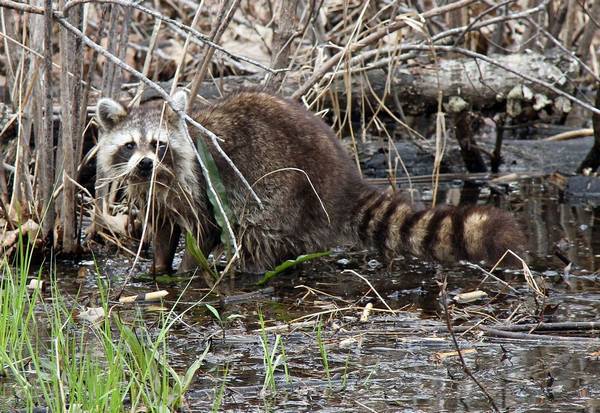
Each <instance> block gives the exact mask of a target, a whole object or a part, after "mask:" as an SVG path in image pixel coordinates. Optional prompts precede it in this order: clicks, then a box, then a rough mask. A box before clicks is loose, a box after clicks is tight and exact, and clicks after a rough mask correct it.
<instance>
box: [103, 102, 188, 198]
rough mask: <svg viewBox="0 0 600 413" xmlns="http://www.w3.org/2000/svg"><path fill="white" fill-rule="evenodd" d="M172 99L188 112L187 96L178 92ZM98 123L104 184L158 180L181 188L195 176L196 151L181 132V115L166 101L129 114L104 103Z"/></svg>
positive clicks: (141, 106)
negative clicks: (119, 180)
mask: <svg viewBox="0 0 600 413" xmlns="http://www.w3.org/2000/svg"><path fill="white" fill-rule="evenodd" d="M172 98H173V100H174V101H175V103H176V104H177V105H178V106H179V107H180V108H182V109H183V108H185V106H186V104H187V95H186V94H185V92H184V91H177V92H175V93H174V94H173V96H172ZM96 118H97V120H98V122H99V124H100V139H99V142H98V154H97V164H98V168H99V170H100V171H101V172H102V176H103V178H104V179H107V180H114V179H117V178H125V179H126V181H127V182H128V184H129V185H130V186H131V185H139V186H144V184H145V183H147V182H150V181H151V180H154V182H156V183H157V184H158V185H159V187H160V186H163V187H165V188H168V187H169V186H171V185H173V184H176V183H177V181H180V182H179V183H180V184H181V183H182V182H181V181H182V179H181V175H185V174H188V175H189V174H190V173H191V172H192V171H193V170H194V159H195V157H194V156H195V155H194V148H193V147H192V145H191V144H190V143H189V141H188V140H187V138H186V136H185V134H184V132H183V131H182V130H181V129H180V126H179V121H178V117H177V115H176V114H175V113H174V112H173V111H172V109H171V108H170V107H169V106H168V105H165V104H164V103H163V102H162V101H157V100H156V101H150V102H147V103H144V104H142V105H140V106H139V107H137V108H132V109H127V108H126V107H124V106H123V105H121V104H120V103H118V102H116V101H114V100H112V99H109V98H102V99H100V100H99V101H98V105H97V107H96ZM183 180H185V178H184V179H183Z"/></svg>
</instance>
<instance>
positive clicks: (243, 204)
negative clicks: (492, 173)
mask: <svg viewBox="0 0 600 413" xmlns="http://www.w3.org/2000/svg"><path fill="white" fill-rule="evenodd" d="M174 98H176V99H177V100H179V101H181V103H182V104H184V103H185V95H184V94H183V93H182V92H179V93H178V94H176V95H174ZM113 104H114V105H118V104H117V103H116V102H113V101H110V100H106V99H103V101H101V104H100V105H99V107H98V117H99V119H100V123H101V125H102V127H103V130H104V132H103V136H102V138H101V139H100V144H99V153H98V167H99V169H100V170H101V171H102V173H103V174H104V175H105V176H107V177H109V178H110V177H115V176H117V175H119V174H123V168H118V167H116V166H115V165H116V164H118V163H119V155H118V153H119V151H120V150H122V149H121V148H122V144H123V143H124V142H125V140H126V139H123V136H124V135H127V134H132V131H137V132H133V133H137V134H138V135H139V137H140V139H141V140H140V143H139V146H138V147H137V148H136V150H138V149H139V150H143V148H144V146H145V145H148V143H147V139H145V137H147V136H148V133H149V132H150V131H151V130H153V129H158V125H159V124H161V119H162V125H163V127H166V128H167V129H166V130H165V136H167V137H168V144H167V147H166V148H162V149H165V150H164V151H163V152H164V153H163V154H162V155H161V156H159V158H158V159H161V161H159V162H157V165H158V167H157V168H156V170H157V181H158V182H159V183H158V184H157V185H155V194H154V195H155V197H154V198H155V201H154V202H155V204H154V208H152V210H153V214H152V216H153V217H154V218H153V219H152V220H151V222H152V223H153V224H152V228H153V232H154V234H155V244H154V248H155V264H156V268H157V269H158V270H166V269H169V268H170V266H171V263H172V259H173V253H174V251H175V247H176V245H177V241H178V239H179V234H180V232H181V230H182V229H183V230H190V231H192V232H193V233H194V234H195V235H196V236H197V237H198V239H199V240H200V241H199V244H200V247H201V248H202V250H203V251H204V253H205V254H208V253H209V252H210V251H212V250H213V249H215V248H216V247H217V246H218V242H219V233H220V232H219V231H220V230H219V228H218V227H217V225H215V223H214V220H213V215H212V211H211V207H210V204H209V203H208V201H207V198H206V195H205V193H206V191H205V181H204V179H203V177H202V174H201V172H200V168H199V165H198V164H197V162H196V160H195V159H194V152H193V148H192V147H191V146H190V145H188V144H187V143H186V142H185V140H184V138H183V134H182V133H181V131H179V130H178V128H177V126H176V125H177V122H176V120H175V117H174V115H173V113H171V112H170V110H168V109H167V110H166V112H165V113H164V115H163V116H162V117H161V113H162V108H163V104H162V102H157V101H154V102H149V103H146V104H144V105H142V106H141V107H140V108H137V109H133V110H131V111H129V112H126V111H125V110H124V109H123V107H121V106H120V105H119V106H114V105H113ZM119 108H121V109H123V111H122V112H121V111H120V110H119ZM194 118H195V119H196V120H197V121H198V122H200V123H201V124H202V125H203V126H204V127H206V128H208V129H209V130H211V131H212V132H214V133H215V134H216V135H217V136H219V137H220V138H222V139H223V140H224V142H222V143H221V146H222V148H223V149H224V151H225V152H226V153H227V154H228V155H229V157H230V158H231V159H232V160H233V162H234V163H235V165H236V166H237V167H238V168H239V170H240V171H241V172H242V173H243V174H244V176H245V177H246V179H247V180H248V181H249V182H250V183H251V184H253V188H254V190H255V191H256V193H257V194H258V196H259V197H260V199H261V200H262V202H263V205H264V209H262V210H261V209H260V208H258V206H257V205H256V203H255V202H254V201H253V200H252V198H251V197H250V196H249V194H248V191H247V189H246V188H245V187H244V186H243V185H242V182H241V181H240V179H239V178H238V177H237V176H236V175H235V173H234V172H233V171H232V169H231V168H230V166H229V165H227V163H226V162H225V160H224V159H222V157H221V156H219V154H217V153H216V151H213V153H212V154H213V157H214V159H215V161H216V163H217V166H218V168H219V170H220V174H221V178H222V180H223V182H224V184H225V186H226V190H227V194H228V200H229V203H230V206H231V208H232V211H233V213H234V215H235V217H236V219H237V224H236V228H235V230H236V231H237V234H238V236H239V240H240V244H241V248H242V250H241V265H242V268H243V269H244V270H247V271H263V270H265V269H270V268H272V267H273V266H275V265H277V264H279V263H280V262H281V261H283V260H285V259H290V258H294V257H296V256H298V255H301V254H304V253H308V252H314V251H321V250H324V249H327V248H330V247H332V246H335V245H340V244H347V243H351V244H355V245H365V246H370V247H375V248H376V249H377V250H379V252H380V253H381V254H382V256H383V257H384V258H386V259H387V260H390V259H391V258H393V257H395V256H397V255H399V254H404V253H408V254H412V255H417V256H423V257H425V258H428V259H432V260H438V261H450V262H452V261H457V260H461V259H466V260H470V261H479V260H486V261H489V262H493V261H495V260H496V259H498V258H499V257H500V256H501V255H502V254H503V253H504V252H505V251H506V250H507V249H508V248H510V249H513V250H519V249H520V248H521V246H522V242H523V235H522V233H521V231H520V230H519V227H518V225H517V224H516V222H515V220H514V219H513V218H512V217H511V216H510V214H508V213H506V212H504V211H501V210H499V209H496V208H492V207H486V206H471V207H459V208H453V207H446V206H443V207H437V208H434V209H430V210H425V211H414V210H413V209H412V208H411V206H410V205H409V204H407V203H406V202H405V201H404V200H403V199H402V198H400V197H399V196H397V195H395V194H394V193H391V192H388V191H382V190H379V189H376V188H373V187H371V186H369V185H368V184H367V183H366V182H365V181H363V180H362V178H361V177H360V175H359V174H358V172H357V170H356V165H355V164H354V163H353V162H352V160H351V158H350V157H349V155H348V154H347V153H346V152H345V150H344V149H343V148H342V147H341V145H340V144H339V142H338V140H337V139H336V138H335V136H334V134H333V132H332V131H331V129H330V128H329V127H328V126H327V125H326V124H325V123H324V122H323V121H321V120H320V119H319V118H317V117H315V116H314V115H313V114H311V113H310V112H308V111H307V110H306V109H304V108H303V107H302V106H301V105H299V104H297V103H295V102H291V101H288V100H286V99H283V98H280V97H277V96H273V95H270V94H267V93H262V92H250V91H248V92H240V93H237V94H234V95H231V96H229V97H226V98H224V99H222V100H220V101H218V102H216V103H214V104H211V105H210V106H206V107H204V108H202V109H201V110H199V111H197V113H194ZM189 130H190V133H191V134H192V137H193V138H194V139H197V138H198V137H199V136H198V132H197V131H196V130H195V129H194V128H190V129H189ZM111 142H113V143H115V144H114V145H111ZM116 143H118V144H116ZM208 146H209V147H210V148H212V146H211V145H210V144H209V145H208ZM211 150H212V149H211ZM121 153H122V152H121ZM125 155H126V154H125ZM122 158H123V157H121V159H122ZM290 168H294V169H293V170H292V169H290ZM135 169H136V168H135V165H133V166H132V165H129V171H128V172H126V176H127V177H128V179H129V185H128V186H127V191H128V194H129V197H130V198H131V199H132V201H133V202H134V203H136V204H137V205H138V206H140V207H143V206H145V205H147V203H148V201H147V199H148V179H147V178H146V179H143V177H142V178H140V177H136V172H135ZM277 170H279V172H274V171H277ZM298 170H302V171H304V173H305V174H306V175H305V174H304V173H302V172H299V171H298ZM307 177H308V178H309V179H310V182H309V180H308V179H307ZM311 183H312V185H313V186H314V188H315V190H316V194H315V191H314V190H313V188H312V186H311ZM317 194H318V196H317ZM325 211H326V212H325ZM192 267H193V262H192V260H191V259H190V257H189V256H188V254H187V253H186V254H185V256H184V260H183V263H182V266H181V267H180V270H189V269H190V268H192Z"/></svg>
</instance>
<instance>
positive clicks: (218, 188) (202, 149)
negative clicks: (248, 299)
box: [196, 137, 233, 252]
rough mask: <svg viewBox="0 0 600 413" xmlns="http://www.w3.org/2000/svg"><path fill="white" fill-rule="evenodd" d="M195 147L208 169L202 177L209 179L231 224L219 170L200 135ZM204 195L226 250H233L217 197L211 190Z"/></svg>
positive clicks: (231, 220)
mask: <svg viewBox="0 0 600 413" xmlns="http://www.w3.org/2000/svg"><path fill="white" fill-rule="evenodd" d="M196 148H197V149H198V154H199V155H200V159H202V162H204V165H206V169H207V170H208V176H205V177H204V179H205V180H207V179H210V182H211V183H212V186H213V188H214V189H215V192H216V193H217V196H218V198H219V200H220V201H221V205H222V206H223V211H224V212H225V215H226V216H227V219H228V220H229V223H230V224H231V225H233V214H232V213H231V209H230V208H229V202H228V200H227V193H226V192H225V186H224V185H223V181H222V180H221V175H220V174H219V170H218V168H217V164H216V163H215V160H214V159H213V157H212V154H211V153H210V152H209V151H208V147H207V146H206V143H205V142H204V139H202V137H198V139H196ZM206 195H207V196H208V200H209V201H210V203H211V205H212V207H213V211H214V214H215V220H216V221H217V224H218V225H219V227H220V228H221V242H222V243H223V245H224V246H225V247H226V249H227V251H228V252H231V251H233V248H232V245H233V240H231V239H230V235H229V232H228V231H227V228H226V226H225V217H224V216H223V212H221V210H220V209H219V207H218V202H217V199H216V198H215V194H213V193H212V192H211V191H209V190H208V188H207V190H206Z"/></svg>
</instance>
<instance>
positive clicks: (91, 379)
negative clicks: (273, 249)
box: [0, 244, 208, 413]
mask: <svg viewBox="0 0 600 413" xmlns="http://www.w3.org/2000/svg"><path fill="white" fill-rule="evenodd" d="M21 245H23V244H21ZM30 262H31V253H30V250H29V249H28V248H27V247H21V249H20V251H19V252H18V254H17V255H16V257H15V259H14V261H13V262H12V263H9V262H8V260H7V258H6V257H4V258H2V259H0V275H1V278H0V365H2V366H4V374H5V376H6V379H5V380H6V381H7V382H11V381H12V384H13V386H12V388H14V389H15V395H14V397H13V398H12V399H11V400H9V401H6V400H5V401H3V402H2V403H1V404H0V410H3V411H4V409H8V410H9V411H14V410H15V409H23V411H32V410H33V409H34V407H43V408H46V410H47V411H51V412H80V411H81V412H138V411H145V412H161V413H164V412H174V411H177V410H178V409H180V408H181V407H182V406H183V405H184V404H185V399H184V397H185V394H186V392H187V390H188V389H189V386H190V384H191V382H192V380H193V377H194V374H195V373H196V371H197V370H198V369H199V368H200V366H201V365H202V363H203V359H204V357H205V355H206V353H207V352H208V347H207V348H206V349H205V351H204V353H203V354H201V355H200V356H199V357H198V358H197V360H196V361H194V362H193V363H192V364H191V365H190V366H189V367H188V368H187V370H186V371H184V372H183V374H182V373H179V372H177V371H176V370H175V369H174V368H173V367H172V366H171V365H170V363H169V358H168V354H169V343H168V337H169V331H170V329H171V327H172V326H173V325H174V324H175V322H176V321H177V320H178V319H179V315H175V314H174V313H173V310H171V311H170V312H168V313H166V314H162V315H161V318H160V320H159V322H158V323H157V326H156V327H154V328H153V329H152V330H150V329H149V328H148V327H147V326H146V325H145V324H144V322H143V321H142V320H141V317H134V320H127V321H124V320H122V319H121V317H120V316H119V315H118V313H117V311H116V310H115V309H111V303H110V302H109V299H108V294H107V291H108V286H107V285H104V284H103V283H102V280H100V279H99V280H98V285H99V294H98V296H99V298H98V302H99V304H98V309H97V310H98V313H100V314H105V315H108V316H106V317H104V318H102V317H100V318H99V319H98V320H95V321H85V320H83V319H81V318H78V317H77V313H76V312H75V311H73V309H72V308H70V307H72V306H73V304H70V300H69V301H68V300H67V298H66V297H65V296H63V295H61V292H60V291H59V289H58V288H57V283H56V280H55V278H54V277H53V276H52V275H51V276H50V288H49V292H48V293H44V294H42V293H41V290H40V289H34V290H32V291H28V275H29V267H30ZM37 277H38V278H41V270H40V272H39V273H38V274H37ZM111 310H112V311H111ZM138 315H139V314H138Z"/></svg>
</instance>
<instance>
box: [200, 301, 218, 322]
mask: <svg viewBox="0 0 600 413" xmlns="http://www.w3.org/2000/svg"><path fill="white" fill-rule="evenodd" d="M204 305H205V306H206V308H208V310H209V311H210V312H211V313H212V315H213V316H214V317H215V318H216V319H217V320H219V322H221V315H220V314H219V312H218V311H217V309H216V308H215V307H213V306H212V305H210V304H204Z"/></svg>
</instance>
